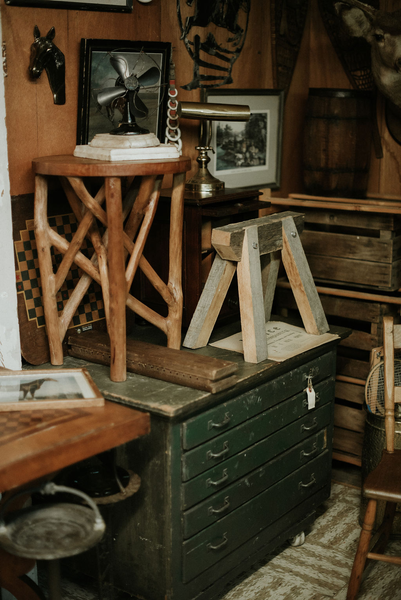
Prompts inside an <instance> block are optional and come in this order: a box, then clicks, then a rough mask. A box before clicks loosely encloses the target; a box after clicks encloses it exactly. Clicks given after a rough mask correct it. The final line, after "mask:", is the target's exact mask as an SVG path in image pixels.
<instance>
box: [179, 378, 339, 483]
mask: <svg viewBox="0 0 401 600" xmlns="http://www.w3.org/2000/svg"><path fill="white" fill-rule="evenodd" d="M315 390H316V393H317V396H318V398H317V400H318V401H317V405H318V406H319V407H320V406H322V405H323V404H326V403H327V402H330V401H331V400H332V399H333V395H334V378H330V379H326V380H324V381H321V382H320V383H318V384H317V385H316V386H315ZM315 413H316V409H312V410H308V404H307V401H306V393H305V391H302V392H299V393H298V394H297V395H296V396H293V397H292V398H289V399H288V400H285V401H284V402H281V403H280V404H277V405H276V406H273V408H270V409H269V410H267V411H265V412H263V413H260V414H258V415H257V416H256V417H253V419H249V420H248V421H246V422H245V423H242V424H241V425H238V426H237V427H235V428H234V429H231V430H230V431H227V432H225V433H223V434H220V435H219V436H218V437H217V438H215V439H214V440H211V441H210V442H207V443H206V444H202V445H201V446H198V447H197V448H194V449H193V450H189V451H188V452H186V453H185V454H184V456H183V459H182V479H183V481H187V480H189V479H191V478H192V477H195V476H196V475H199V474H200V473H202V472H203V471H207V470H208V469H210V468H212V467H213V466H214V465H216V464H219V463H222V462H223V461H225V460H227V458H230V457H231V456H234V455H235V454H237V453H238V452H241V450H244V449H245V448H247V447H248V446H251V445H253V444H255V443H256V442H258V441H259V440H261V439H263V438H265V437H267V436H268V435H271V434H272V433H274V432H275V431H278V430H279V429H282V428H283V427H284V426H285V425H288V424H289V423H291V422H292V421H295V420H296V419H299V418H300V417H303V416H305V415H306V417H307V418H306V422H305V423H304V424H303V429H304V437H307V435H309V431H310V432H311V433H313V432H315V431H317V430H318V429H320V426H319V421H318V417H317V416H316V417H315Z"/></svg>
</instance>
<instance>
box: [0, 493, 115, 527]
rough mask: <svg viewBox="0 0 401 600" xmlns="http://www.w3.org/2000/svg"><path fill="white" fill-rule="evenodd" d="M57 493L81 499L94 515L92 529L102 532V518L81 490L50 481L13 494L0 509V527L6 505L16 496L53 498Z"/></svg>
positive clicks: (2, 523)
mask: <svg viewBox="0 0 401 600" xmlns="http://www.w3.org/2000/svg"><path fill="white" fill-rule="evenodd" d="M58 492H66V493H67V494H72V495H75V496H80V497H81V498H83V499H84V500H85V502H86V503H87V504H89V506H90V508H91V509H92V510H93V511H94V513H95V523H94V529H95V530H103V529H104V521H103V517H102V515H101V514H100V512H99V509H98V507H97V506H96V504H95V502H94V501H93V500H92V498H90V497H89V496H88V495H87V494H85V493H84V492H81V490H76V489H74V488H70V487H67V486H65V485H56V484H55V483H53V482H52V481H50V482H48V483H45V484H43V485H41V486H39V487H35V488H31V489H28V490H22V491H20V492H18V493H17V494H14V495H13V496H11V498H8V499H7V500H6V501H5V502H4V504H3V506H2V507H1V508H0V527H1V526H3V525H4V519H3V514H4V510H5V508H6V506H7V505H8V504H10V502H12V501H13V500H15V498H18V496H22V495H24V494H34V493H39V494H42V495H43V496H45V495H47V494H48V495H53V496H54V495H55V494H57V493H58Z"/></svg>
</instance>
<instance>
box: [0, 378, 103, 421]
mask: <svg viewBox="0 0 401 600" xmlns="http://www.w3.org/2000/svg"><path fill="white" fill-rule="evenodd" d="M103 405H104V398H103V396H102V394H101V393H100V391H99V390H98V388H97V386H96V384H95V382H94V381H93V379H92V378H91V376H90V375H89V373H88V371H87V370H86V369H32V370H25V371H6V370H4V371H1V372H0V411H10V410H33V409H44V408H74V407H85V406H86V407H89V406H103Z"/></svg>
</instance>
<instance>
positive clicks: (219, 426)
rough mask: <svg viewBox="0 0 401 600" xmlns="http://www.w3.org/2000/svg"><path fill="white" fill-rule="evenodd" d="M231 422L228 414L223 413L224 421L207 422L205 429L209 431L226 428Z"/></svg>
mask: <svg viewBox="0 0 401 600" xmlns="http://www.w3.org/2000/svg"><path fill="white" fill-rule="evenodd" d="M230 421H231V417H230V413H228V412H226V413H224V419H223V420H222V421H221V422H220V423H213V421H209V422H208V424H207V428H208V429H209V430H210V429H222V428H223V427H226V426H227V425H228V424H229V422H230Z"/></svg>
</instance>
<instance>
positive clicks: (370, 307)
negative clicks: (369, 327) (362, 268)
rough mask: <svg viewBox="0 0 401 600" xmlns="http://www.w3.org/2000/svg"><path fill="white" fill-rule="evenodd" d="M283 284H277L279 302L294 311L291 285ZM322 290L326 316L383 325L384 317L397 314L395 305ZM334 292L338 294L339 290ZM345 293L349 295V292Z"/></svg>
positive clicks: (294, 303) (294, 305)
mask: <svg viewBox="0 0 401 600" xmlns="http://www.w3.org/2000/svg"><path fill="white" fill-rule="evenodd" d="M283 283H284V282H281V281H279V282H278V284H277V288H278V289H277V291H276V299H277V302H278V303H279V304H280V306H286V307H287V308H292V309H294V308H296V302H295V298H294V295H293V293H292V291H291V288H290V285H289V284H287V286H286V287H284V285H283ZM320 289H321V288H320V287H317V291H318V293H319V297H320V300H321V302H322V306H323V309H324V312H325V313H326V315H330V316H336V317H344V318H349V319H357V320H358V321H367V322H368V323H381V320H382V318H383V315H385V314H391V315H395V314H397V308H396V306H394V305H389V304H386V303H381V302H375V301H374V300H373V299H372V300H370V301H366V300H359V299H358V298H349V297H342V296H340V295H337V296H334V295H333V296H329V295H327V294H326V293H322V292H320ZM326 289H328V288H326ZM329 291H330V290H329ZM333 291H334V292H338V291H339V290H333ZM344 293H347V291H345V292H344Z"/></svg>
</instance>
